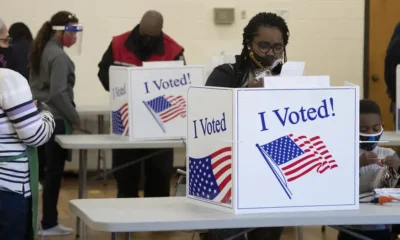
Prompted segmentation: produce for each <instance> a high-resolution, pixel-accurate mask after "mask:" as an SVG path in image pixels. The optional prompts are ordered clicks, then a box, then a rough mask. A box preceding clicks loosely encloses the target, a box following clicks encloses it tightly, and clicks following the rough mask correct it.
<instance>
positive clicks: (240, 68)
mask: <svg viewBox="0 0 400 240" xmlns="http://www.w3.org/2000/svg"><path fill="white" fill-rule="evenodd" d="M288 40H289V29H288V26H287V25H286V22H285V20H284V19H283V18H281V17H279V16H277V15H276V14H274V13H265V12H263V13H259V14H257V15H256V16H254V17H253V18H252V19H251V20H250V22H249V23H248V24H247V26H246V27H245V28H244V31H243V50H242V53H241V54H240V55H239V56H236V63H234V64H223V65H220V66H218V67H216V68H215V69H214V70H213V72H212V73H211V75H210V76H209V77H208V79H207V82H206V86H215V87H231V88H240V87H262V86H263V81H262V78H263V77H264V76H270V75H279V74H280V72H281V69H282V64H283V63H284V62H285V61H286V45H287V44H288ZM282 230H283V228H280V227H276V228H258V229H255V230H253V231H250V232H248V233H247V239H248V240H262V239H268V240H279V239H280V236H281V234H282ZM243 231H244V229H231V230H212V231H210V232H208V233H207V234H206V235H208V236H206V237H205V238H206V239H224V238H228V237H232V236H235V235H239V236H238V237H236V238H234V240H242V239H246V238H245V236H244V235H243V234H242V235H240V233H241V232H243Z"/></svg>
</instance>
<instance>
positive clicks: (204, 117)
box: [186, 77, 359, 214]
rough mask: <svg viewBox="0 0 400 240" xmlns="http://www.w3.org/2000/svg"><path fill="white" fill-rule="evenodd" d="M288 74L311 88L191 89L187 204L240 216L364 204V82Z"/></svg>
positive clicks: (321, 209) (339, 208) (352, 206)
mask: <svg viewBox="0 0 400 240" xmlns="http://www.w3.org/2000/svg"><path fill="white" fill-rule="evenodd" d="M312 78H313V77H311V79H312ZM317 78H320V79H321V82H325V84H326V83H327V82H329V77H317ZM285 79H286V80H287V81H288V82H291V81H292V80H293V79H296V80H297V81H298V82H301V81H303V82H304V85H305V86H307V85H310V86H309V87H302V88H298V87H296V86H295V88H282V87H280V86H279V85H276V86H275V87H271V88H269V89H268V88H246V89H229V88H212V87H195V86H192V87H190V88H189V90H188V109H187V111H188V112H187V113H188V117H187V150H186V152H187V169H188V170H187V172H188V175H187V183H188V184H187V198H188V201H191V202H193V203H197V204H200V205H204V206H208V207H211V208H216V209H219V210H223V211H228V212H232V213H236V214H240V213H259V212H285V211H290V212H295V211H313V210H314V211H324V210H327V211H328V210H347V209H358V207H359V203H358V202H359V87H358V86H353V85H352V86H343V87H330V86H326V87H315V86H314V87H311V86H312V85H313V84H310V82H307V80H309V79H310V77H286V78H283V77H280V81H281V82H285V81H284V80H285ZM324 79H325V80H324ZM327 79H328V81H326V80H327ZM265 81H266V82H268V80H267V78H265ZM311 82H312V81H311ZM322 85H323V84H322ZM328 85H329V84H328Z"/></svg>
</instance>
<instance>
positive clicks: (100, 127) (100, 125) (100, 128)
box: [97, 114, 107, 186]
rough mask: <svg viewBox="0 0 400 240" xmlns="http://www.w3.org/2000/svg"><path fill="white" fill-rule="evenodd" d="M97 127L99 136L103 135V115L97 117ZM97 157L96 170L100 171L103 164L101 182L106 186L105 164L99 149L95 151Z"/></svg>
mask: <svg viewBox="0 0 400 240" xmlns="http://www.w3.org/2000/svg"><path fill="white" fill-rule="evenodd" d="M97 126H98V133H99V134H104V115H102V114H100V115H98V116H97ZM97 154H98V157H97V170H98V171H100V162H101V161H102V162H103V180H104V185H105V186H106V185H107V164H106V159H105V156H104V155H105V154H104V150H102V149H99V150H98V151H97Z"/></svg>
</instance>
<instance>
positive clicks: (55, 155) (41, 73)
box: [29, 11, 82, 236]
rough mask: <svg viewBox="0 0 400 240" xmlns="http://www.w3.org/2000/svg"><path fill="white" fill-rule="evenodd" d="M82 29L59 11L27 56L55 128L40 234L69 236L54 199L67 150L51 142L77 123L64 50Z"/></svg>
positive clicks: (72, 17)
mask: <svg viewBox="0 0 400 240" xmlns="http://www.w3.org/2000/svg"><path fill="white" fill-rule="evenodd" d="M81 30H82V28H81V25H79V24H78V19H77V18H76V16H75V15H74V14H72V13H70V12H66V11H61V12H58V13H56V14H55V15H53V16H52V18H51V19H50V21H47V22H45V23H44V24H43V26H42V28H41V29H40V30H39V33H38V34H37V36H36V38H35V40H34V42H33V46H32V51H31V55H30V59H29V63H30V68H31V71H30V85H31V89H32V93H33V96H34V98H35V99H36V100H38V101H41V102H45V103H46V104H47V105H48V106H49V108H50V110H51V112H52V113H53V115H54V117H55V122H56V127H55V130H54V133H53V136H52V137H51V138H50V141H49V142H48V143H46V144H45V146H44V148H45V153H46V154H45V155H46V166H45V169H46V173H45V177H44V182H43V208H42V209H43V219H42V229H43V230H42V231H41V232H39V234H40V235H42V236H57V235H69V234H71V233H72V229H70V228H66V227H64V226H62V225H60V224H58V221H57V217H58V212H57V202H58V195H59V191H60V187H61V179H62V174H63V172H64V166H65V160H66V159H67V158H68V151H66V150H65V149H63V148H61V147H60V145H58V143H56V142H55V140H54V136H55V135H59V134H69V133H70V132H71V127H72V126H75V127H78V126H79V122H80V120H79V115H78V113H77V111H76V110H75V103H74V92H73V87H74V85H75V66H74V63H73V62H72V61H71V59H70V58H69V57H68V55H67V54H66V52H65V51H64V47H67V48H70V47H71V46H73V45H74V43H75V42H76V40H77V34H78V33H79V32H80V31H81Z"/></svg>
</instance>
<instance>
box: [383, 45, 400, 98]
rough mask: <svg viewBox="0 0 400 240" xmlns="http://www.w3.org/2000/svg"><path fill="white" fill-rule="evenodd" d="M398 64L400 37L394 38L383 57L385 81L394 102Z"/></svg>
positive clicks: (399, 62)
mask: <svg viewBox="0 0 400 240" xmlns="http://www.w3.org/2000/svg"><path fill="white" fill-rule="evenodd" d="M398 64H400V37H398V38H396V39H394V40H393V41H392V42H391V43H390V45H389V48H388V50H387V53H386V58H385V82H386V87H387V93H388V95H389V98H390V99H391V100H392V103H395V102H396V68H397V65H398Z"/></svg>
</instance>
